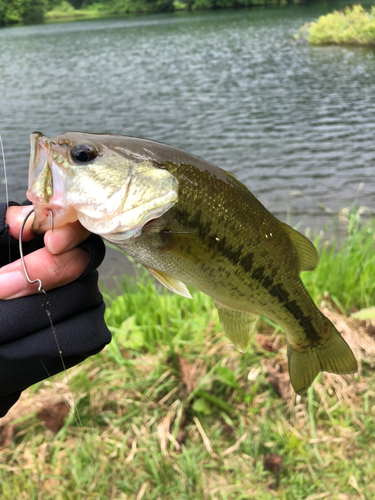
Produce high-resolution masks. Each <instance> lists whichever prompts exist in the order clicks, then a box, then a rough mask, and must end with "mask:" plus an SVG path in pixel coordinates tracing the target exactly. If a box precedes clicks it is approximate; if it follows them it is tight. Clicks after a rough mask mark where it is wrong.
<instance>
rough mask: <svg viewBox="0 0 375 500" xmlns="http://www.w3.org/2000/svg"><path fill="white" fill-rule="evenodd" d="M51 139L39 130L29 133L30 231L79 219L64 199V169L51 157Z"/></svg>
mask: <svg viewBox="0 0 375 500" xmlns="http://www.w3.org/2000/svg"><path fill="white" fill-rule="evenodd" d="M53 145H54V143H53V142H52V141H50V140H49V139H48V138H47V137H45V136H44V135H43V134H42V133H41V132H34V133H33V134H31V135H30V146H31V153H30V164H29V183H28V190H27V193H26V196H27V198H28V200H30V201H31V203H32V204H33V207H34V222H33V225H32V228H33V231H34V232H36V233H45V232H46V231H47V230H48V229H51V224H50V212H52V215H53V223H54V227H55V228H56V227H60V226H63V225H65V224H67V223H70V222H75V221H76V220H78V214H77V211H76V210H75V209H74V208H72V207H67V206H66V205H65V203H64V186H65V176H66V174H65V172H64V169H63V168H61V165H59V164H58V163H57V162H56V161H55V160H54V159H53V157H52V146H53Z"/></svg>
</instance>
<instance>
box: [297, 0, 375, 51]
mask: <svg viewBox="0 0 375 500" xmlns="http://www.w3.org/2000/svg"><path fill="white" fill-rule="evenodd" d="M296 38H299V39H301V38H302V39H306V40H307V41H308V42H309V43H311V44H314V45H324V44H332V43H333V44H352V45H373V44H375V6H373V7H372V8H371V11H370V12H368V11H367V10H366V9H364V8H363V7H362V6H361V5H353V7H345V9H344V10H343V11H334V12H332V13H331V14H327V15H326V16H321V17H319V19H318V20H317V21H315V22H313V23H308V24H305V25H304V26H302V28H301V29H300V32H299V34H298V35H297V37H296Z"/></svg>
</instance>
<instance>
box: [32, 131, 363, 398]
mask: <svg viewBox="0 0 375 500" xmlns="http://www.w3.org/2000/svg"><path fill="white" fill-rule="evenodd" d="M30 142H31V157H30V168H29V189H28V192H27V197H28V198H29V200H30V201H31V202H32V203H33V205H34V209H35V221H34V228H35V230H36V231H38V232H44V231H46V230H47V229H49V212H48V210H52V212H53V215H54V224H55V227H58V226H61V225H64V224H66V223H69V222H73V221H75V220H77V219H78V220H79V221H80V222H81V224H82V225H83V226H84V227H86V228H87V229H88V230H89V231H91V232H93V233H96V234H99V235H100V236H102V237H103V238H104V239H106V240H107V241H109V242H111V243H113V244H114V245H116V246H117V247H119V248H120V249H121V250H123V251H124V252H126V253H127V254H128V255H130V256H131V257H133V258H134V259H135V260H136V261H138V262H140V263H141V264H143V266H145V267H146V269H148V270H149V271H150V273H151V274H152V275H153V276H155V278H157V279H158V280H159V281H160V282H161V283H163V285H165V286H166V287H167V288H169V289H170V290H172V291H174V292H176V293H179V294H180V295H183V296H185V297H190V293H189V291H188V289H187V288H186V285H185V283H187V284H191V285H194V286H196V287H197V288H198V289H200V290H201V291H202V292H204V293H206V294H207V295H209V296H211V297H212V298H213V299H214V301H215V304H216V307H217V308H218V312H219V318H220V322H221V324H222V327H223V329H224V332H225V333H226V335H227V336H228V337H229V338H230V339H231V340H232V342H233V343H234V344H235V346H236V347H237V348H238V349H239V350H240V351H242V352H244V351H245V350H246V348H247V347H248V344H249V341H250V338H251V335H252V333H253V331H254V327H255V321H256V318H257V315H258V314H263V315H265V316H268V317H269V318H271V319H272V320H273V321H275V322H276V323H277V324H278V325H280V326H281V327H282V328H283V330H284V331H285V332H286V336H287V346H288V348H287V354H288V365H289V374H290V380H291V383H292V386H293V388H294V390H295V391H296V392H297V393H298V394H302V393H304V392H305V391H306V390H307V389H308V387H310V385H311V384H312V382H313V380H314V379H315V377H316V376H317V374H318V373H319V372H321V371H327V372H333V373H338V374H343V373H354V372H355V371H357V362H356V360H355V358H354V356H353V353H352V351H351V350H350V348H349V347H348V345H347V344H346V342H345V341H344V339H343V338H342V337H341V335H340V334H339V333H338V331H337V330H336V329H335V327H334V326H333V324H332V323H331V322H330V321H329V320H328V319H327V318H326V317H325V316H324V315H323V314H322V313H321V312H320V311H319V309H318V308H317V307H316V305H315V304H314V302H313V301H312V299H311V297H310V296H309V294H308V292H307V290H306V289H305V287H304V285H303V283H302V281H301V279H300V276H299V274H300V272H301V271H311V270H313V269H315V267H316V266H317V264H318V260H319V257H318V253H317V251H316V249H315V248H314V246H313V245H312V243H311V242H310V241H309V240H308V239H307V238H305V237H304V236H303V235H301V234H300V233H298V232H297V231H295V230H294V229H292V228H291V227H289V226H288V225H286V224H284V223H282V222H280V221H279V220H278V219H276V218H275V217H274V216H273V215H272V214H271V213H270V212H268V210H267V209H266V208H265V207H264V206H263V205H262V204H261V203H260V202H259V201H258V200H257V199H256V198H255V196H254V195H253V194H252V193H251V192H250V191H249V190H248V189H247V187H246V186H244V185H243V184H241V183H240V182H239V181H238V180H237V179H236V178H235V176H234V175H232V174H230V173H228V172H225V171H224V170H222V169H220V168H218V167H216V166H214V165H212V164H211V163H209V162H207V161H204V160H202V159H200V158H198V157H196V156H194V155H192V154H189V153H187V152H185V151H182V150H180V149H178V148H175V147H172V146H168V145H166V144H162V143H158V142H155V141H151V140H146V139H137V138H133V137H123V136H119V135H99V134H84V133H79V132H69V133H65V134H62V135H59V136H56V137H52V138H50V139H48V138H46V137H44V136H43V134H41V133H39V132H35V133H34V134H32V135H31V137H30Z"/></svg>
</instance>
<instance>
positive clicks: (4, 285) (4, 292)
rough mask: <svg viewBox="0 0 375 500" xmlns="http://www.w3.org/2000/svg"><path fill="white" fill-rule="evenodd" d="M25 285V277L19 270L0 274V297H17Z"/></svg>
mask: <svg viewBox="0 0 375 500" xmlns="http://www.w3.org/2000/svg"><path fill="white" fill-rule="evenodd" d="M26 285H27V284H26V280H25V277H24V276H23V274H21V273H20V272H19V271H11V272H10V273H5V274H0V299H14V298H16V297H19V296H20V294H21V295H22V292H23V291H24V290H25V288H26Z"/></svg>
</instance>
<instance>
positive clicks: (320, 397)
mask: <svg viewBox="0 0 375 500" xmlns="http://www.w3.org/2000/svg"><path fill="white" fill-rule="evenodd" d="M341 219H342V221H343V222H341V223H340V224H341V228H344V230H345V232H346V234H345V237H343V238H342V242H341V244H340V245H338V244H335V243H334V242H332V241H331V238H330V237H329V238H328V236H327V234H328V233H327V232H326V233H323V234H320V235H317V236H316V243H317V245H318V246H319V247H320V248H321V249H322V257H321V262H320V264H319V267H318V269H317V271H316V272H314V273H305V276H304V279H305V281H306V284H307V286H308V288H309V290H310V292H311V293H312V295H313V296H314V297H315V298H316V299H317V300H318V301H319V302H320V300H322V299H323V298H324V297H325V300H326V301H328V302H330V303H331V304H332V305H333V307H334V308H336V309H337V304H339V308H340V309H341V310H344V311H345V312H346V313H348V314H349V313H350V312H352V311H354V310H357V309H360V308H362V307H369V306H371V305H374V302H375V294H374V291H375V290H374V285H373V283H372V280H371V279H370V278H371V276H374V275H375V260H374V247H375V243H374V235H375V221H374V220H372V219H370V220H367V221H366V220H363V219H362V218H361V217H360V212H356V213H353V214H345V213H342V214H341ZM119 286H121V289H122V293H121V295H119V296H118V297H115V298H112V297H111V296H110V295H109V294H107V296H106V300H107V302H108V304H109V307H108V309H107V312H106V320H107V322H108V325H109V326H110V328H111V329H112V331H113V333H114V339H113V341H112V343H111V344H110V345H109V346H108V347H107V348H106V349H105V350H104V351H103V352H102V353H100V354H98V355H96V356H94V357H93V358H91V359H90V360H88V361H86V362H85V363H83V364H82V365H81V366H79V367H76V368H74V369H72V370H70V371H69V380H68V381H67V380H66V377H65V376H59V377H55V378H54V379H53V381H46V382H43V383H40V384H38V385H37V386H34V387H33V388H31V389H30V390H29V391H28V392H26V393H25V394H24V395H23V399H22V401H21V402H20V403H19V404H18V405H16V406H15V407H13V409H12V410H11V412H10V414H9V415H8V416H7V417H5V418H4V419H2V422H1V423H0V424H1V425H2V427H1V435H0V439H1V440H2V444H3V446H2V447H1V448H0V478H1V483H0V497H1V498H2V499H17V500H18V499H27V500H30V499H35V500H36V499H38V500H43V499H48V500H50V499H51V498H53V499H57V500H59V499H61V500H78V499H98V500H99V499H100V500H106V499H113V500H118V499H134V500H141V499H145V500H146V499H147V500H149V499H150V500H158V499H163V500H169V499H170V500H172V499H173V500H180V499H181V500H191V499H209V500H211V499H218V500H219V499H220V500H222V499H223V500H224V499H233V500H234V499H236V500H238V499H243V500H245V499H257V500H269V499H273V498H279V499H285V500H301V499H309V500H314V499H319V498H328V499H333V500H351V499H372V498H375V472H374V471H375V467H374V465H375V463H374V462H375V461H374V460H372V458H371V457H373V456H375V439H374V434H375V418H374V417H375V382H374V381H373V377H372V372H373V367H374V364H375V342H374V340H373V339H372V338H371V337H370V336H369V335H368V333H371V331H372V330H373V329H374V327H372V326H371V325H369V323H365V322H362V323H353V322H352V320H346V319H345V317H344V316H342V315H340V314H339V313H337V312H336V314H337V316H338V317H340V318H341V320H342V321H345V324H347V325H348V328H352V333H353V336H354V337H355V336H356V335H357V327H358V328H359V329H360V330H361V332H362V334H363V338H362V344H361V345H362V351H363V352H361V354H360V357H361V359H362V362H361V372H360V374H359V375H356V376H354V377H353V376H350V377H349V376H348V377H339V376H333V375H328V374H324V375H320V376H319V377H318V379H317V380H316V382H315V383H314V384H313V387H312V388H311V389H310V390H309V392H308V395H307V396H305V397H302V398H301V397H296V396H295V395H293V394H292V393H291V392H288V391H289V390H290V389H289V383H288V375H287V368H286V349H285V341H284V336H283V334H281V332H280V331H279V330H278V329H276V330H275V328H274V327H273V326H272V325H271V324H270V322H266V321H262V322H261V323H260V325H259V333H258V334H257V336H256V338H255V340H254V342H253V345H252V346H251V348H250V349H249V352H248V353H247V354H245V355H242V354H240V353H238V352H237V351H236V350H235V349H234V348H233V347H232V345H231V344H230V343H229V342H228V340H227V339H226V338H225V337H224V336H223V333H222V331H221V328H220V324H219V322H218V317H217V313H216V311H215V310H214V309H213V303H212V300H211V299H210V298H208V297H206V296H204V295H203V294H201V293H199V292H196V291H193V300H188V299H185V298H182V297H180V296H178V295H173V294H170V293H169V292H168V291H166V290H165V289H160V288H158V289H155V287H154V285H153V282H152V281H151V279H150V278H148V276H146V275H145V273H142V272H140V275H139V277H138V279H137V280H136V281H135V282H130V281H129V280H126V281H125V280H124V283H122V284H119ZM326 292H328V293H329V297H327V293H326ZM371 329H372V330H371ZM358 332H359V330H358ZM366 342H367V343H366ZM363 346H366V347H363ZM62 398H64V399H65V400H66V401H67V402H68V403H69V404H70V406H71V408H72V409H71V412H70V413H68V415H67V417H66V418H65V421H64V419H63V418H62V423H63V424H62V428H61V429H60V430H59V431H58V432H57V433H53V432H52V431H50V430H48V429H46V427H45V425H44V423H43V422H42V421H41V420H40V419H39V418H38V417H37V415H36V413H37V411H38V409H39V408H42V407H43V408H44V409H45V412H46V411H47V410H48V411H49V412H50V413H51V412H53V411H55V413H56V414H55V415H52V421H55V422H57V421H58V418H59V417H58V414H59V412H60V413H62V416H64V414H65V413H66V411H67V410H66V406H64V405H60V406H59V403H60V402H61V399H62Z"/></svg>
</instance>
